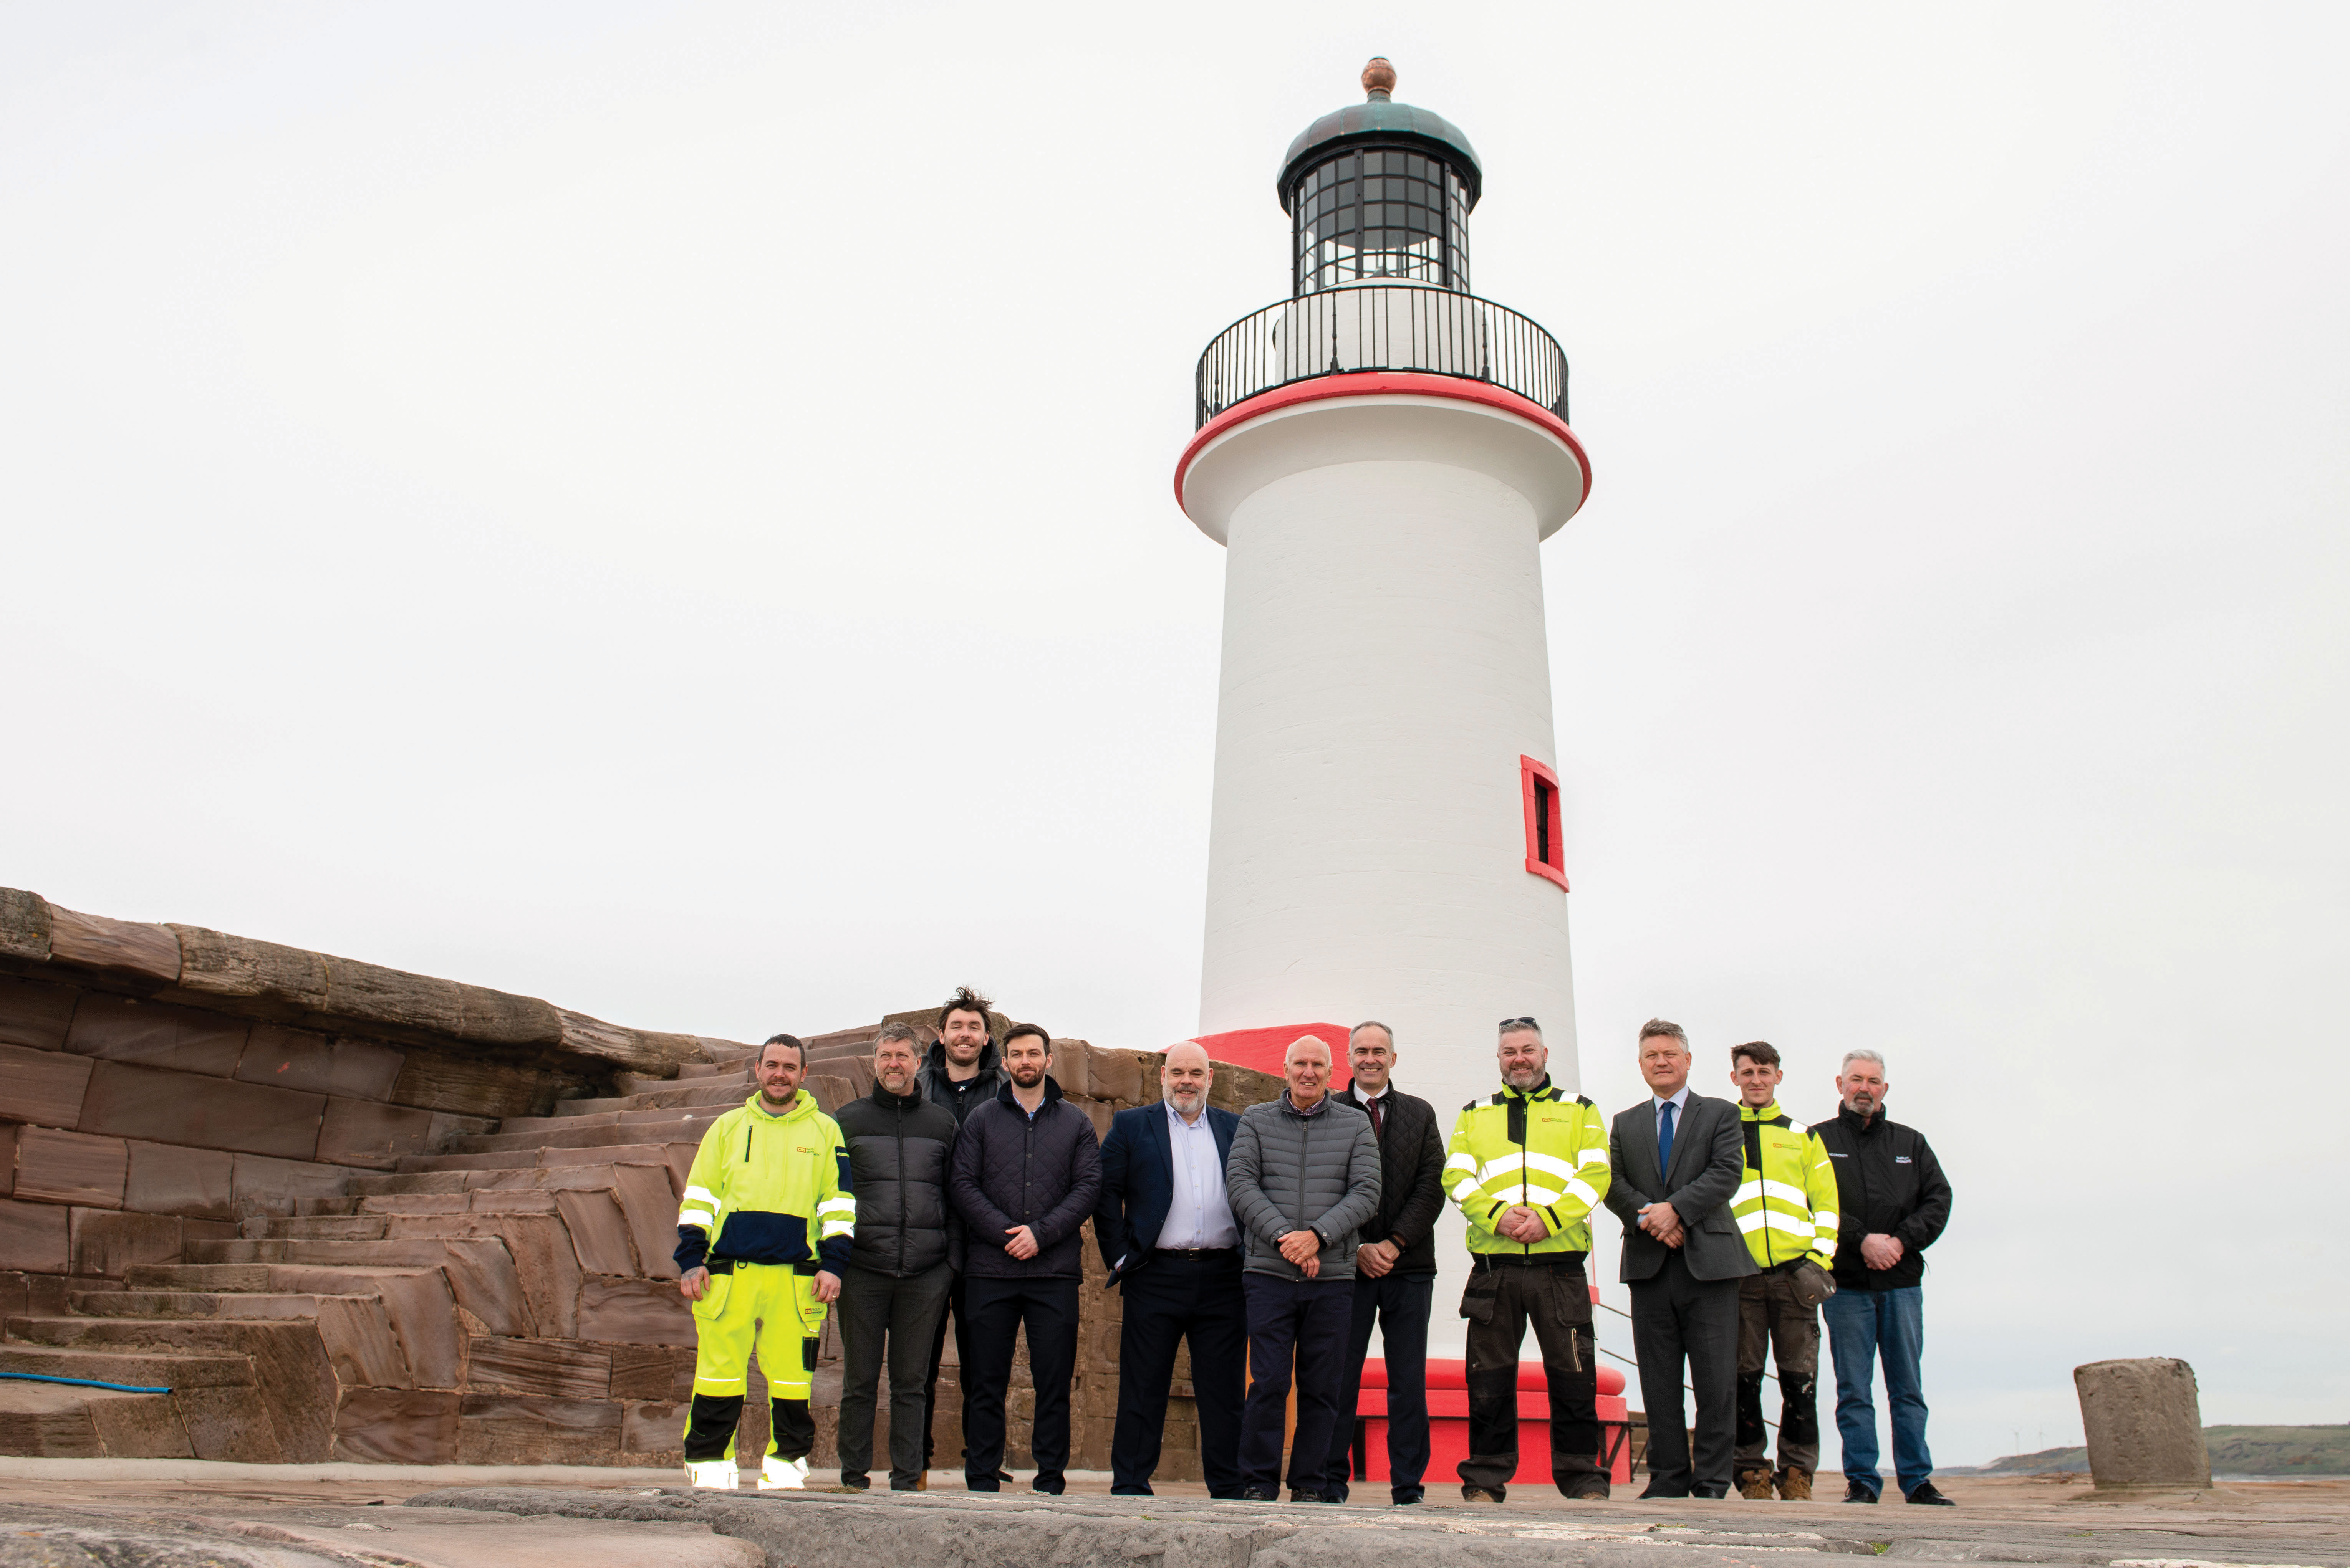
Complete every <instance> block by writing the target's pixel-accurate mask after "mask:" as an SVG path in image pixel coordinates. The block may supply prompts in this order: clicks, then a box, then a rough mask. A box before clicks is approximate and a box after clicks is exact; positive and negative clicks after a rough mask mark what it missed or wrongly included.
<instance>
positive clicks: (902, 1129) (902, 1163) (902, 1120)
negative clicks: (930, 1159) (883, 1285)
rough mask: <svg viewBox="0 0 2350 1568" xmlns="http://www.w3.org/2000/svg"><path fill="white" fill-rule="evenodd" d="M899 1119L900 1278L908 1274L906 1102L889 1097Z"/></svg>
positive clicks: (893, 1096) (894, 1096)
mask: <svg viewBox="0 0 2350 1568" xmlns="http://www.w3.org/2000/svg"><path fill="white" fill-rule="evenodd" d="M889 1099H890V1102H891V1106H892V1108H893V1109H894V1110H895V1112H896V1114H897V1117H898V1276H899V1278H900V1279H903V1278H904V1277H905V1274H906V1222H907V1221H906V1102H905V1101H904V1100H903V1099H901V1098H899V1096H896V1095H892V1096H889Z"/></svg>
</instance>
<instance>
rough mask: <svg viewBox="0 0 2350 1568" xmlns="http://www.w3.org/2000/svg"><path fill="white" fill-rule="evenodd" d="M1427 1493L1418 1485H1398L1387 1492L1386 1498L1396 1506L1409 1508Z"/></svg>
mask: <svg viewBox="0 0 2350 1568" xmlns="http://www.w3.org/2000/svg"><path fill="white" fill-rule="evenodd" d="M1427 1495H1428V1493H1427V1491H1426V1490H1424V1489H1423V1488H1420V1487H1416V1486H1414V1487H1399V1488H1397V1489H1396V1490H1394V1491H1391V1492H1389V1493H1388V1501H1391V1502H1393V1503H1394V1504H1395V1505H1396V1506H1397V1507H1398V1508H1409V1507H1411V1506H1412V1505H1413V1504H1415V1503H1417V1502H1419V1501H1420V1500H1421V1499H1422V1498H1425V1497H1426V1496H1427Z"/></svg>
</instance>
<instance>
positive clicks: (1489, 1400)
mask: <svg viewBox="0 0 2350 1568" xmlns="http://www.w3.org/2000/svg"><path fill="white" fill-rule="evenodd" d="M1493 1054H1494V1059H1495V1061H1496V1062H1497V1063H1499V1064H1500V1066H1501V1070H1502V1087H1501V1089H1500V1090H1499V1091H1498V1092H1496V1093H1495V1094H1493V1095H1492V1096H1489V1097H1488V1098H1485V1099H1482V1100H1471V1101H1470V1102H1469V1103H1468V1104H1467V1105H1465V1106H1461V1114H1460V1116H1458V1117H1456V1118H1455V1119H1454V1121H1453V1123H1452V1139H1451V1145H1450V1153H1449V1155H1448V1158H1446V1159H1445V1162H1444V1179H1445V1181H1446V1183H1447V1184H1448V1185H1449V1186H1450V1188H1451V1198H1452V1201H1453V1203H1454V1204H1455V1205H1457V1206H1458V1207H1459V1208H1460V1210H1461V1218H1462V1219H1464V1220H1468V1221H1469V1251H1470V1255H1471V1260H1472V1262H1473V1264H1474V1267H1473V1268H1472V1269H1471V1272H1470V1275H1469V1288H1468V1290H1467V1292H1466V1293H1464V1294H1463V1295H1462V1296H1461V1316H1462V1317H1464V1318H1467V1319H1468V1320H1469V1335H1468V1340H1469V1344H1468V1351H1469V1379H1468V1381H1469V1457H1468V1459H1465V1460H1463V1461H1461V1466H1460V1470H1461V1496H1462V1497H1464V1498H1466V1499H1468V1500H1469V1501H1471V1502H1501V1501H1504V1500H1505V1499H1506V1498H1507V1496H1508V1493H1509V1480H1510V1478H1511V1477H1512V1476H1513V1475H1515V1474H1517V1473H1518V1347H1519V1346H1520V1345H1523V1343H1524V1342H1525V1335H1526V1325H1527V1324H1529V1323H1531V1324H1533V1325H1534V1340H1535V1343H1537V1344H1538V1345H1541V1346H1542V1358H1543V1381H1544V1386H1545V1387H1546V1388H1547V1390H1548V1391H1549V1396H1550V1472H1551V1480H1553V1481H1554V1482H1555V1483H1556V1484H1557V1486H1558V1490H1560V1491H1561V1492H1563V1493H1564V1494H1565V1495H1566V1496H1568V1497H1570V1498H1590V1499H1600V1498H1605V1497H1606V1496H1607V1490H1608V1489H1607V1472H1606V1471H1605V1470H1603V1469H1600V1468H1599V1371H1598V1364H1597V1361H1596V1356H1597V1355H1598V1347H1597V1344H1596V1341H1595V1339H1594V1338H1593V1335H1592V1332H1591V1284H1590V1282H1589V1281H1588V1280H1587V1279H1586V1277H1585V1275H1584V1272H1583V1261H1584V1259H1585V1258H1586V1256H1588V1255H1589V1254H1590V1251H1591V1220H1590V1216H1591V1211H1592V1210H1594V1209H1596V1208H1597V1207H1598V1205H1599V1201H1600V1199H1602V1198H1604V1197H1605V1196H1606V1195H1607V1184H1608V1178H1609V1168H1608V1164H1607V1123H1606V1122H1604V1121H1602V1120H1601V1119H1600V1116H1599V1111H1598V1108H1597V1107H1596V1106H1593V1105H1592V1103H1591V1102H1590V1101H1589V1100H1586V1099H1585V1098H1584V1097H1583V1096H1580V1095H1569V1094H1568V1093H1567V1092H1566V1091H1565V1090H1564V1089H1561V1088H1558V1087H1556V1086H1555V1085H1553V1084H1552V1083H1551V1081H1550V1051H1549V1048H1548V1047H1546V1046H1545V1045H1544V1044H1543V1037H1542V1026H1541V1025H1540V1024H1538V1023H1535V1022H1534V1020H1533V1019H1531V1018H1505V1019H1503V1021H1502V1027H1501V1038H1500V1042H1499V1044H1497V1045H1496V1046H1495V1048H1494V1053H1493Z"/></svg>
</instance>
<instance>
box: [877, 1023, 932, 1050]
mask: <svg viewBox="0 0 2350 1568" xmlns="http://www.w3.org/2000/svg"><path fill="white" fill-rule="evenodd" d="M900 1040H903V1041H904V1042H905V1043H906V1044H909V1045H911V1046H913V1047H914V1054H916V1055H918V1056H919V1055H920V1054H921V1044H922V1035H921V1032H920V1030H918V1029H916V1028H915V1027H914V1026H913V1025H912V1024H910V1023H884V1024H883V1025H882V1026H881V1033H879V1034H876V1035H875V1036H874V1037H873V1049H874V1050H876V1051H879V1050H880V1049H881V1047H882V1046H884V1045H895V1044H897V1043H898V1042H899V1041H900Z"/></svg>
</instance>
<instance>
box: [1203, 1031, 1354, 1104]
mask: <svg viewBox="0 0 2350 1568" xmlns="http://www.w3.org/2000/svg"><path fill="white" fill-rule="evenodd" d="M1301 1034H1311V1035H1313V1036H1314V1037H1315V1039H1316V1040H1319V1041H1321V1042H1322V1044H1325V1045H1327V1046H1329V1047H1330V1086H1331V1087H1332V1088H1334V1089H1343V1088H1345V1087H1346V1086H1347V1085H1348V1084H1350V1083H1352V1082H1353V1081H1354V1076H1355V1075H1353V1074H1352V1073H1350V1072H1348V1071H1347V1026H1346V1025H1345V1024H1343V1023H1276V1024H1274V1025H1273V1026H1272V1027H1270V1028H1266V1029H1230V1030H1226V1031H1225V1032H1224V1033H1222V1034H1202V1035H1201V1036H1200V1037H1199V1038H1197V1039H1195V1040H1193V1041H1192V1042H1191V1044H1194V1045H1200V1046H1204V1047H1205V1048H1206V1049H1207V1053H1208V1059H1209V1060H1210V1061H1211V1062H1230V1063H1231V1064H1232V1065H1234V1066H1236V1067H1253V1068H1255V1069H1256V1070H1257V1071H1258V1072H1260V1073H1271V1074H1272V1075H1274V1077H1276V1078H1277V1077H1279V1076H1281V1068H1282V1064H1283V1062H1284V1060H1285V1059H1286V1058H1287V1057H1288V1054H1289V1047H1290V1046H1291V1045H1292V1044H1294V1043H1295V1041H1296V1039H1297V1037H1298V1036H1299V1035H1301Z"/></svg>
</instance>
